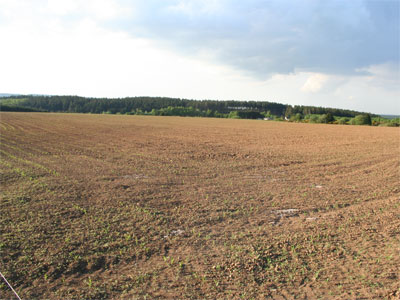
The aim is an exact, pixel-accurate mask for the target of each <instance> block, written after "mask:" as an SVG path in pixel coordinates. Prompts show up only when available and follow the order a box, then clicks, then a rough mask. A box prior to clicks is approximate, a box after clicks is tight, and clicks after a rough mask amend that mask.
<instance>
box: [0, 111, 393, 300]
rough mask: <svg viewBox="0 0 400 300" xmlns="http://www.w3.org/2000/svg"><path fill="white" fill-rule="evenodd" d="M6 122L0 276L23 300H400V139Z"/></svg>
mask: <svg viewBox="0 0 400 300" xmlns="http://www.w3.org/2000/svg"><path fill="white" fill-rule="evenodd" d="M0 117H1V119H0V130H1V148H0V152H1V161H0V171H1V202H0V210H1V211H0V213H1V215H0V221H1V227H0V271H1V272H2V273H3V274H4V275H5V276H6V278H7V279H8V281H9V282H10V283H11V284H12V285H13V286H14V288H15V289H16V291H17V292H18V293H19V295H20V297H21V298H23V299H30V298H41V299H42V298H50V299H61V298H69V299H73V298H92V299H100V298H134V299H146V298H147V299H164V298H168V299H177V298H179V299H182V298H193V299H216V298H219V299H239V298H243V299H261V298H262V299H264V298H273V299H293V298H297V299H316V298H324V299H376V298H387V299H392V298H393V299H397V298H399V297H400V283H399V282H400V274H399V270H400V255H399V253H400V252H399V251H400V185H399V178H400V177H399V175H400V173H399V172H400V168H399V167H400V130H399V129H398V128H382V127H379V128H378V127H364V126H340V125H316V124H315V125H314V124H293V123H285V122H265V121H250V120H227V119H223V120H222V119H201V118H179V117H149V116H143V117H140V116H115V115H75V114H40V113H1V115H0ZM0 298H2V299H3V298H7V299H8V298H13V294H12V293H11V291H10V290H9V289H8V288H7V287H6V285H5V284H4V283H3V282H1V284H0Z"/></svg>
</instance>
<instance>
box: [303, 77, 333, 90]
mask: <svg viewBox="0 0 400 300" xmlns="http://www.w3.org/2000/svg"><path fill="white" fill-rule="evenodd" d="M327 81H328V76H327V75H324V74H318V73H317V74H312V75H311V76H310V77H308V79H307V81H306V82H305V83H304V85H303V86H302V88H301V90H302V91H303V92H308V93H316V92H319V91H320V90H321V89H322V88H323V87H324V85H325V83H326V82H327Z"/></svg>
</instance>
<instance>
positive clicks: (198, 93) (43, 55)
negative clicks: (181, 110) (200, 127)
mask: <svg viewBox="0 0 400 300" xmlns="http://www.w3.org/2000/svg"><path fill="white" fill-rule="evenodd" d="M399 12H400V0H376V1H364V0H351V1H346V0H246V1H243V0H130V1H128V0H47V1H46V0H0V43H1V46H0V93H26V94H30V93H39V94H62V95H81V96H92V97H126V96H169V97H181V98H190V99H218V100H227V99H236V100H266V101H274V102H280V103H289V104H293V105H295V104H302V105H316V106H327V107H338V108H348V109H355V110H360V111H366V112H373V113H384V114H400V71H399V64H400V63H399V54H400V49H399V48H400V42H399V36H400V34H399V28H400V25H399Z"/></svg>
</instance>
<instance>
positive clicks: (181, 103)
mask: <svg viewBox="0 0 400 300" xmlns="http://www.w3.org/2000/svg"><path fill="white" fill-rule="evenodd" d="M0 103H1V107H2V108H1V110H8V109H7V108H10V107H14V110H15V107H18V108H19V109H23V108H27V109H29V110H30V111H31V110H38V111H48V112H70V113H93V114H101V113H109V114H117V113H119V114H156V115H186V116H204V117H229V114H230V113H232V112H238V113H236V115H237V116H239V117H243V118H250V119H257V118H260V117H263V116H265V115H267V114H268V115H274V116H278V117H291V116H293V115H296V114H301V115H303V116H305V115H311V114H319V115H320V114H328V113H329V114H331V115H333V116H338V117H355V116H356V115H359V114H360V112H357V111H353V110H346V109H337V108H325V107H315V106H301V105H295V106H292V105H288V104H280V103H275V102H267V101H233V100H232V101H216V100H188V99H179V98H166V97H130V98H112V99H110V98H85V97H78V96H19V97H15V96H12V97H4V98H2V99H1V102H0ZM231 115H232V114H231Z"/></svg>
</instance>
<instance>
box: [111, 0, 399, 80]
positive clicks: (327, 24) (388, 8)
mask: <svg viewBox="0 0 400 300" xmlns="http://www.w3.org/2000/svg"><path fill="white" fill-rule="evenodd" d="M134 10H135V16H134V17H132V18H131V19H129V20H127V19H126V20H124V21H122V22H120V23H119V26H121V27H122V28H123V29H124V30H127V31H129V32H131V34H133V35H135V36H142V37H146V38H151V39H154V40H156V41H158V42H160V43H162V44H163V45H164V46H166V47H170V48H173V49H174V50H175V51H179V52H182V53H184V54H188V55H198V54H200V53H203V54H204V53H207V54H208V55H211V56H212V57H213V58H214V59H216V60H217V61H219V62H222V63H224V64H228V65H231V66H233V67H236V68H238V69H241V70H246V71H248V72H250V73H252V74H253V75H256V76H260V77H266V76H269V75H271V74H274V73H290V72H294V71H295V70H302V71H313V72H323V73H332V74H354V73H355V72H356V71H357V70H359V69H363V68H366V67H368V66H370V65H374V64H381V63H386V62H391V63H394V64H396V65H398V63H399V1H357V0H352V1H322V0H321V1H306V0H305V1H282V0H279V1H278V0H273V1H261V0H251V1H239V0H233V1H199V0H191V1H172V0H170V1H168V0H166V1H161V0H160V1H156V0H147V1H137V2H135V7H134Z"/></svg>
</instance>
